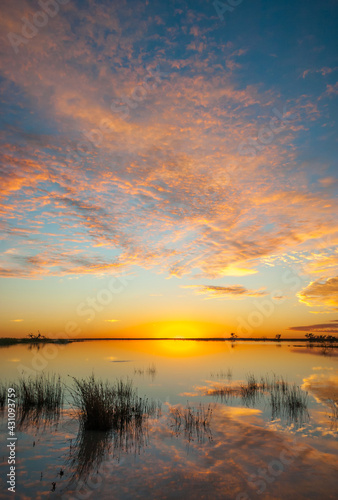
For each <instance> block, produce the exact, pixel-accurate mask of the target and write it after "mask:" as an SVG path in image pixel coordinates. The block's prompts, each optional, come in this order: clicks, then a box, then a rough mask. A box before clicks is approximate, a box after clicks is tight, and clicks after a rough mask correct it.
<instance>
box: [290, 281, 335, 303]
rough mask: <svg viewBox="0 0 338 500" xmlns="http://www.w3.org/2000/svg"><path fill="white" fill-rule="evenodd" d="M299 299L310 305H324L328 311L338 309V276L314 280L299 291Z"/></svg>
mask: <svg viewBox="0 0 338 500" xmlns="http://www.w3.org/2000/svg"><path fill="white" fill-rule="evenodd" d="M297 297H298V298H299V301H300V302H302V303H304V304H306V305H307V306H309V307H323V308H325V310H327V311H338V276H336V277H334V278H329V279H327V280H324V281H322V280H317V281H312V282H311V283H310V284H309V285H308V286H307V287H305V288H304V289H303V290H301V291H300V292H299V293H297Z"/></svg>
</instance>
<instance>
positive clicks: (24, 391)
mask: <svg viewBox="0 0 338 500" xmlns="http://www.w3.org/2000/svg"><path fill="white" fill-rule="evenodd" d="M14 387H15V392H16V398H17V405H18V406H20V407H21V408H22V409H23V410H29V409H33V408H36V409H40V410H45V411H50V412H52V411H56V410H59V409H60V408H61V407H62V404H63V397H64V391H63V385H62V383H61V377H60V376H58V377H57V376H56V375H54V374H53V375H50V374H46V373H41V374H39V375H37V376H36V377H35V378H33V377H28V378H24V377H22V378H20V379H19V381H18V382H17V383H16V384H14Z"/></svg>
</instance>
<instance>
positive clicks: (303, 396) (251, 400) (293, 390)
mask: <svg viewBox="0 0 338 500" xmlns="http://www.w3.org/2000/svg"><path fill="white" fill-rule="evenodd" d="M207 394H208V395H211V396H215V397H217V398H220V400H221V401H223V402H226V403H227V402H229V401H230V400H231V399H232V398H233V397H235V398H241V399H242V403H243V404H244V405H245V406H247V407H254V406H255V405H257V404H258V403H259V402H264V401H265V402H268V403H269V405H270V408H271V418H272V419H273V420H274V419H276V418H287V419H288V420H289V421H293V422H303V421H304V420H306V419H308V417H309V414H308V410H307V407H308V394H307V392H304V391H302V389H301V388H300V387H299V386H297V385H295V384H292V385H290V384H288V383H287V382H286V381H285V380H284V379H283V377H277V376H276V375H273V377H272V378H270V377H269V376H268V375H266V376H265V377H261V378H260V379H258V378H256V377H255V376H254V375H253V374H250V373H249V374H248V375H247V377H246V383H241V384H240V385H239V386H238V387H234V386H231V385H228V386H227V385H221V386H218V387H215V388H213V389H211V390H209V391H208V392H207Z"/></svg>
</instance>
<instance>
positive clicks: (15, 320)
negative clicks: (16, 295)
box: [10, 319, 23, 323]
mask: <svg viewBox="0 0 338 500" xmlns="http://www.w3.org/2000/svg"><path fill="white" fill-rule="evenodd" d="M10 321H13V322H14V323H20V322H21V321H23V319H11V320H10Z"/></svg>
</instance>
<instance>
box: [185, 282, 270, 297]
mask: <svg viewBox="0 0 338 500" xmlns="http://www.w3.org/2000/svg"><path fill="white" fill-rule="evenodd" d="M182 288H194V289H196V292H195V293H197V294H207V295H209V296H210V298H214V297H216V298H231V299H234V298H245V297H263V296H264V295H267V292H265V291H264V290H263V289H259V290H248V289H247V288H245V287H244V286H241V285H229V286H216V285H187V286H182Z"/></svg>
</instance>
